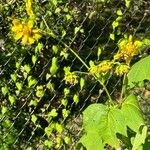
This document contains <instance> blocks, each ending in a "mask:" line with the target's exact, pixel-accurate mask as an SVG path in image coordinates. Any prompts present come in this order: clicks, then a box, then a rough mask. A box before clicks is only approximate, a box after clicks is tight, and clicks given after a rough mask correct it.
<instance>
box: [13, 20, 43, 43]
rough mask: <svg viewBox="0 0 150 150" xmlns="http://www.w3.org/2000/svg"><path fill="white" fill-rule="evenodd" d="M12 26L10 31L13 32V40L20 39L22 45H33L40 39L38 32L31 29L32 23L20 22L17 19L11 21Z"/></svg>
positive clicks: (30, 21)
mask: <svg viewBox="0 0 150 150" xmlns="http://www.w3.org/2000/svg"><path fill="white" fill-rule="evenodd" d="M12 23H13V26H12V28H11V30H12V31H13V32H14V37H15V40H16V41H17V40H19V39H22V43H23V44H29V45H31V44H33V43H34V42H35V41H38V40H39V39H40V38H41V34H40V30H39V29H36V28H33V21H32V20H29V21H28V22H24V21H20V20H18V19H14V20H13V22H12Z"/></svg>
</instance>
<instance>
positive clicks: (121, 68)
mask: <svg viewBox="0 0 150 150" xmlns="http://www.w3.org/2000/svg"><path fill="white" fill-rule="evenodd" d="M129 69H130V67H129V66H128V65H126V64H120V65H118V66H117V67H116V69H115V73H116V74H117V75H118V76H122V75H124V74H127V73H128V72H129Z"/></svg>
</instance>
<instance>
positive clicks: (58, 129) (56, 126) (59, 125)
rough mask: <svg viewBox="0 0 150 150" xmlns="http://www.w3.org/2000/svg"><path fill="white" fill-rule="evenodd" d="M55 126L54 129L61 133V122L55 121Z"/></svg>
mask: <svg viewBox="0 0 150 150" xmlns="http://www.w3.org/2000/svg"><path fill="white" fill-rule="evenodd" d="M55 128H56V131H57V132H58V133H62V132H63V126H62V125H61V124H59V123H56V125H55Z"/></svg>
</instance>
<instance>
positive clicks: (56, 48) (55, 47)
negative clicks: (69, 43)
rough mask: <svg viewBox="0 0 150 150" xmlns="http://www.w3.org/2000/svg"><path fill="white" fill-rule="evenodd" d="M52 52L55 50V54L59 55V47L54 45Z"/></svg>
mask: <svg viewBox="0 0 150 150" xmlns="http://www.w3.org/2000/svg"><path fill="white" fill-rule="evenodd" d="M52 50H53V52H54V53H55V54H57V52H58V47H57V46H56V45H53V46H52Z"/></svg>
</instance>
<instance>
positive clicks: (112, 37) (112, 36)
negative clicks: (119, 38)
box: [109, 33, 115, 41]
mask: <svg viewBox="0 0 150 150" xmlns="http://www.w3.org/2000/svg"><path fill="white" fill-rule="evenodd" d="M109 37H110V39H112V40H113V41H114V40H115V34H114V33H111V34H110V35H109Z"/></svg>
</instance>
